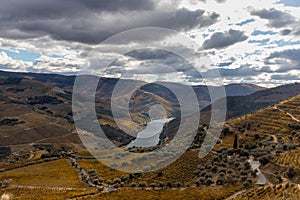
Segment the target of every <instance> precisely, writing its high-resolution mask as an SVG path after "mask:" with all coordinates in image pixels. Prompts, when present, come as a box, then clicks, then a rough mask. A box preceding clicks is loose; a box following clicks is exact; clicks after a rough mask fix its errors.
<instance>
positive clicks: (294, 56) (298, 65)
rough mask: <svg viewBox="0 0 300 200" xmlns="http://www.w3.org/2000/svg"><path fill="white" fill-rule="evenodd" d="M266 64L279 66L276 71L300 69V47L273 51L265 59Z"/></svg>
mask: <svg viewBox="0 0 300 200" xmlns="http://www.w3.org/2000/svg"><path fill="white" fill-rule="evenodd" d="M265 64H267V65H275V66H278V67H279V68H278V69H277V70H276V72H288V71H291V70H294V69H300V49H287V50H283V51H278V52H273V53H271V54H270V55H269V56H268V57H267V58H266V59H265Z"/></svg>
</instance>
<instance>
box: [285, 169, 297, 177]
mask: <svg viewBox="0 0 300 200" xmlns="http://www.w3.org/2000/svg"><path fill="white" fill-rule="evenodd" d="M286 175H287V176H288V178H293V177H294V176H295V175H296V172H295V170H294V168H292V167H290V168H289V169H288V170H287V172H286Z"/></svg>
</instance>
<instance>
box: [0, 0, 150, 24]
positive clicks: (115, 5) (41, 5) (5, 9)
mask: <svg viewBox="0 0 300 200" xmlns="http://www.w3.org/2000/svg"><path fill="white" fill-rule="evenodd" d="M0 5H1V7H0V13H1V19H2V20H3V19H4V20H5V19H7V20H8V19H10V20H19V19H20V20H27V19H33V20H35V19H48V20H49V19H58V18H61V17H65V16H70V15H71V16H78V15H84V14H85V13H86V12H87V11H95V12H105V11H106V12H118V11H133V10H151V9H153V8H154V2H153V0H143V1H141V0H109V1H103V0H100V1H99V0H84V1H82V0H10V1H6V0H0Z"/></svg>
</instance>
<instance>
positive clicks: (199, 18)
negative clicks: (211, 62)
mask: <svg viewBox="0 0 300 200" xmlns="http://www.w3.org/2000/svg"><path fill="white" fill-rule="evenodd" d="M173 2H174V1H173ZM0 4H1V8H0V27H2V28H0V36H2V37H6V38H11V39H25V38H36V37H42V36H46V35H50V36H51V37H52V38H54V39H56V40H66V41H77V42H81V43H87V44H97V43H100V42H101V41H103V40H105V39H107V38H108V37H110V36H112V35H114V34H117V33H119V32H122V31H125V30H129V29H133V28H140V27H162V28H170V29H175V30H177V31H188V30H191V29H194V28H199V27H206V26H210V25H212V24H214V23H215V22H216V21H217V19H218V17H219V15H218V14H217V13H214V12H211V13H207V12H205V11H204V10H200V9H198V10H188V9H186V8H180V9H177V7H176V3H174V4H175V5H172V2H171V3H169V4H163V3H162V2H159V1H155V0H145V1H140V0H109V1H98V0H85V1H81V0H66V1H60V0H51V1H50V0H49V1H40V0H26V1H23V0H12V1H4V0H0ZM160 4H163V5H160ZM163 6H164V7H163ZM157 39H159V38H156V40H157Z"/></svg>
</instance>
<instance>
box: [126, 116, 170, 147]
mask: <svg viewBox="0 0 300 200" xmlns="http://www.w3.org/2000/svg"><path fill="white" fill-rule="evenodd" d="M172 119H173V118H166V119H157V120H153V121H151V122H148V124H147V126H146V128H144V129H143V130H141V131H140V132H139V133H138V134H137V137H136V139H135V140H133V141H131V142H130V143H129V144H128V145H127V146H126V147H133V146H136V147H152V146H156V145H157V144H158V143H159V136H160V134H161V132H162V130H163V127H164V125H165V124H166V123H168V122H169V121H171V120H172Z"/></svg>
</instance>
